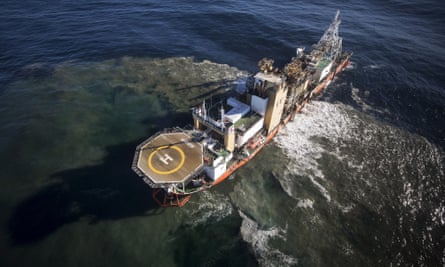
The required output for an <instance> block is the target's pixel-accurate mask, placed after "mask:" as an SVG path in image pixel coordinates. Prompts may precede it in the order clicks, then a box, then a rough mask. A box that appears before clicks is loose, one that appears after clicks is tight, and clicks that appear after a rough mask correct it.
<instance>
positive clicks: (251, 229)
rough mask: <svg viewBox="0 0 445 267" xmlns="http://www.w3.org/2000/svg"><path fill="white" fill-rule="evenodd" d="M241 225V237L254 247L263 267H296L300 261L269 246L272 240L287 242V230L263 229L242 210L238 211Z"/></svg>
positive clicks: (276, 228) (277, 228)
mask: <svg viewBox="0 0 445 267" xmlns="http://www.w3.org/2000/svg"><path fill="white" fill-rule="evenodd" d="M238 213H239V215H240V217H241V218H242V219H243V221H242V223H241V229H240V232H241V236H242V238H243V240H244V241H246V242H247V243H249V244H250V245H251V246H252V249H253V251H254V253H255V256H256V257H257V260H258V262H259V264H260V265H261V266H294V265H297V263H298V260H297V259H296V258H293V257H291V256H289V255H286V254H284V253H283V252H281V251H280V250H278V249H276V248H273V247H272V246H271V245H269V241H270V240H271V239H281V240H283V241H286V237H285V235H286V230H285V229H281V228H279V227H276V226H274V227H270V228H268V229H261V227H260V226H259V225H258V223H257V222H255V221H254V220H253V219H251V218H249V217H248V216H247V215H246V214H244V213H243V212H242V211H241V210H238Z"/></svg>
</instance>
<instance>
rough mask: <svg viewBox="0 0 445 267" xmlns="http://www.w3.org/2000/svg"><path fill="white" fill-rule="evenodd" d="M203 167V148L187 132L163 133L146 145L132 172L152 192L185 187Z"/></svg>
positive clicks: (146, 142)
mask: <svg viewBox="0 0 445 267" xmlns="http://www.w3.org/2000/svg"><path fill="white" fill-rule="evenodd" d="M202 166H203V146H202V145H201V144H200V143H199V142H196V141H193V137H192V136H191V135H189V134H188V133H186V132H183V131H180V130H179V131H173V132H171V131H170V132H169V131H167V132H160V133H157V134H155V135H153V136H152V137H150V138H149V139H147V140H145V141H144V142H142V143H141V144H140V145H139V146H138V147H137V148H136V153H135V155H134V160H133V166H132V169H133V170H134V171H135V172H136V173H137V174H138V175H139V176H141V177H142V178H143V179H144V181H145V182H146V183H147V184H149V185H150V186H151V187H152V188H161V187H166V186H168V185H171V184H178V183H185V182H186V181H187V180H188V179H189V178H191V177H192V176H193V175H194V174H195V173H196V172H197V171H198V170H199V169H201V168H202Z"/></svg>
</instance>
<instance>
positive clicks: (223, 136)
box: [132, 11, 352, 207]
mask: <svg viewBox="0 0 445 267" xmlns="http://www.w3.org/2000/svg"><path fill="white" fill-rule="evenodd" d="M339 15H340V12H339V11H337V14H336V16H335V18H334V20H333V22H332V23H331V25H330V26H329V28H328V29H327V30H326V32H325V33H324V35H323V36H322V37H321V39H320V41H318V43H317V44H314V45H313V46H312V49H311V51H310V52H305V51H304V48H297V53H296V57H294V58H292V60H291V61H290V62H289V63H288V64H287V65H286V66H285V67H284V68H283V69H278V68H274V67H273V60H271V59H267V58H263V59H262V60H260V62H259V63H258V66H259V69H260V71H259V72H258V73H256V74H255V75H251V76H250V77H248V78H247V81H246V84H245V86H244V88H242V89H240V88H237V90H233V91H230V92H228V93H227V94H226V95H225V97H226V98H225V99H224V100H222V101H219V102H216V103H212V105H209V101H207V102H206V101H204V102H203V103H202V104H200V105H198V106H196V107H194V108H193V109H192V110H193V111H192V113H193V127H190V128H192V129H188V130H186V129H181V128H170V129H165V130H164V131H162V132H158V133H156V134H154V135H153V136H151V137H150V138H148V139H147V140H145V141H144V142H142V143H141V144H140V145H139V146H138V147H137V148H136V153H135V155H134V160H133V165H132V169H133V170H134V171H135V172H136V173H137V174H138V175H139V176H141V177H142V179H143V180H144V181H145V182H146V183H147V184H148V185H149V186H150V187H152V188H153V191H152V194H153V198H154V200H155V201H156V202H157V203H158V204H159V205H160V206H163V207H178V206H179V207H180V206H183V205H184V204H185V203H187V201H188V200H189V199H190V197H191V195H192V194H194V193H197V192H200V191H203V190H206V189H209V188H211V187H213V186H215V185H217V184H219V183H221V182H222V181H224V180H225V179H226V178H227V177H229V176H230V175H231V174H232V173H233V172H234V171H235V170H237V169H238V168H240V167H241V166H243V165H245V164H246V163H247V162H249V161H250V160H251V159H252V158H253V157H254V156H255V155H256V154H257V153H258V152H259V151H260V150H261V149H262V148H263V147H264V146H265V145H266V144H267V143H268V142H270V141H271V140H272V139H273V138H274V136H275V135H276V134H277V132H278V131H279V130H280V129H281V128H283V127H284V126H285V125H286V124H287V123H288V122H289V121H292V120H293V119H294V116H295V115H296V114H297V113H299V112H300V111H301V109H302V108H303V107H304V106H305V104H306V103H307V102H308V101H310V100H311V99H312V98H314V97H315V96H317V95H319V94H320V93H321V92H322V91H323V89H324V88H326V87H327V86H328V85H329V83H330V82H331V81H332V80H333V78H334V77H335V75H336V74H338V73H339V72H341V71H342V70H343V69H344V68H346V67H347V66H348V63H349V58H350V57H351V55H352V53H351V52H342V38H340V37H339V35H338V26H339V24H340V18H339ZM212 102H215V101H212Z"/></svg>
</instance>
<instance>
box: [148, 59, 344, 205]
mask: <svg viewBox="0 0 445 267" xmlns="http://www.w3.org/2000/svg"><path fill="white" fill-rule="evenodd" d="M349 58H350V55H347V56H346V57H345V59H344V60H343V61H341V63H340V64H339V65H338V66H337V67H336V68H335V69H334V71H332V72H331V73H329V74H328V75H327V77H326V78H325V79H324V80H323V81H322V82H321V83H320V84H318V85H317V86H316V87H315V89H314V90H313V91H312V92H313V93H312V94H311V95H310V96H308V97H307V98H306V99H304V100H303V101H302V103H301V104H299V105H297V106H296V108H295V109H294V111H293V112H291V113H289V114H288V115H287V116H285V117H284V118H283V119H282V121H281V123H280V124H279V125H278V126H277V127H276V128H275V129H273V130H272V131H271V132H270V133H269V134H268V135H267V136H266V138H265V139H264V140H263V141H262V142H261V143H260V144H258V146H257V147H256V148H255V149H254V150H253V151H252V153H250V155H249V156H248V157H246V158H244V159H242V160H239V161H237V162H235V163H233V164H232V165H230V167H229V168H228V169H227V170H226V171H225V172H224V173H223V174H222V175H220V176H219V177H218V178H217V179H215V181H214V182H213V183H212V184H210V185H207V186H205V187H202V188H200V189H198V190H195V191H193V192H190V193H185V192H184V193H183V192H170V193H167V192H166V191H165V192H164V193H163V194H159V190H156V191H155V193H154V194H153V197H154V198H155V200H156V202H157V203H158V204H159V205H161V206H164V207H167V206H179V207H181V206H183V205H185V204H186V203H187V202H188V201H189V200H190V196H191V195H192V194H195V193H197V192H201V191H203V190H207V189H209V188H212V187H214V186H216V185H218V184H220V183H221V182H223V181H224V180H226V179H227V178H228V177H230V175H232V174H233V173H234V172H235V171H236V170H238V169H239V168H241V167H242V166H244V165H245V164H247V163H248V162H249V161H250V160H251V159H253V158H254V157H255V156H256V155H257V154H258V153H259V152H260V151H261V150H262V149H263V148H264V146H266V145H267V144H268V143H269V142H270V141H272V140H273V138H274V137H275V136H276V134H277V133H278V132H279V131H280V130H281V129H282V128H283V127H285V126H286V124H287V123H288V122H289V121H291V120H292V119H293V118H294V117H295V115H296V114H297V113H300V112H301V110H302V109H303V107H304V106H305V105H306V104H307V103H308V102H309V101H310V100H311V99H312V98H314V97H316V96H318V95H320V94H321V93H322V92H323V90H324V89H325V88H326V87H327V86H328V85H329V84H330V83H331V81H332V80H333V79H334V78H335V76H336V75H337V74H339V73H340V72H342V71H343V70H344V69H345V68H346V67H347V66H348V64H349ZM160 196H161V197H160ZM172 204H173V205H172Z"/></svg>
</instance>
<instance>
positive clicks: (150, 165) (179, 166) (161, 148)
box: [147, 146, 185, 175]
mask: <svg viewBox="0 0 445 267" xmlns="http://www.w3.org/2000/svg"><path fill="white" fill-rule="evenodd" d="M166 148H172V149H174V150H176V151H178V152H179V155H180V156H181V161H180V162H179V164H178V166H176V167H175V168H174V169H172V170H169V171H161V170H158V169H156V168H155V167H153V164H151V161H152V159H153V156H154V155H155V154H156V153H158V152H159V151H160V150H163V149H166ZM184 161H185V155H184V152H183V151H182V149H180V148H179V147H177V146H161V147H158V148H157V149H156V150H155V151H153V152H151V153H150V156H148V161H147V163H148V167H149V168H150V170H152V171H153V172H154V173H156V174H164V175H167V174H172V173H174V172H176V171H178V170H179V169H180V168H181V167H182V165H184Z"/></svg>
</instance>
